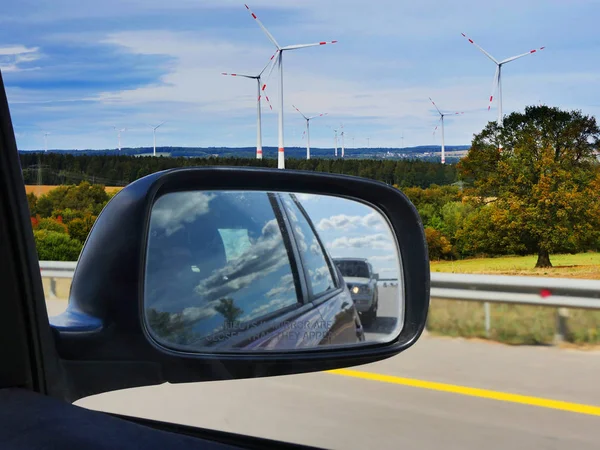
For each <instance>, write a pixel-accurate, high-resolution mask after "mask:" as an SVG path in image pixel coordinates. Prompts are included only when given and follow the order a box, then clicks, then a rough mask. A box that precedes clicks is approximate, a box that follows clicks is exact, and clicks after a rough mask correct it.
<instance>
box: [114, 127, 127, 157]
mask: <svg viewBox="0 0 600 450" xmlns="http://www.w3.org/2000/svg"><path fill="white" fill-rule="evenodd" d="M114 128H115V130H116V131H117V137H118V139H119V152H120V151H121V133H123V132H124V131H127V128H117V127H114Z"/></svg>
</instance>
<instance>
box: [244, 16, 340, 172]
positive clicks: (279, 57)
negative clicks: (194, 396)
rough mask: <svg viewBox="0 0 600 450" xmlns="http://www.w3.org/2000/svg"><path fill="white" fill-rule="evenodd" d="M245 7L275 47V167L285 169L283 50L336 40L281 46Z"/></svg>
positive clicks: (313, 45) (273, 57)
mask: <svg viewBox="0 0 600 450" xmlns="http://www.w3.org/2000/svg"><path fill="white" fill-rule="evenodd" d="M245 6H246V9H247V10H248V11H249V12H250V14H251V15H252V18H253V19H254V20H255V21H256V23H258V25H259V26H260V28H261V29H262V30H263V32H264V33H265V34H266V35H267V37H268V38H269V40H270V41H271V42H272V43H273V45H274V46H275V48H276V52H275V54H274V55H273V56H272V58H271V59H272V62H273V65H272V66H271V69H270V70H269V76H270V75H271V72H272V71H273V68H274V67H275V66H276V65H277V67H278V69H279V126H278V128H279V130H278V131H279V151H278V158H277V159H278V162H277V167H278V168H279V169H285V149H284V142H283V141H284V140H283V52H285V51H288V50H297V49H300V48H306V47H317V46H320V45H325V44H335V43H336V42H337V41H328V42H326V41H321V42H317V43H315V44H299V45H288V46H286V47H281V46H280V45H279V44H278V43H277V41H276V40H275V38H274V37H273V35H272V34H271V33H269V30H267V29H266V28H265V26H264V25H263V24H262V22H261V21H260V20H259V19H258V17H256V14H254V13H253V12H252V10H251V9H250V7H249V6H248V5H245ZM266 87H267V85H266V84H264V85H263V87H262V89H263V90H265V88H266Z"/></svg>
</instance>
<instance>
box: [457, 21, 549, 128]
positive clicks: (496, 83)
mask: <svg viewBox="0 0 600 450" xmlns="http://www.w3.org/2000/svg"><path fill="white" fill-rule="evenodd" d="M461 34H462V35H463V37H464V38H465V39H467V40H468V41H469V42H470V43H471V44H473V45H474V46H475V47H477V48H478V49H479V50H480V51H481V52H482V53H483V54H484V55H485V56H487V57H488V58H490V59H491V60H492V61H493V62H494V64H496V74H495V75H494V81H493V83H492V94H491V95H490V103H489V105H488V111H489V110H490V108H491V107H492V102H493V100H494V93H495V92H496V87H497V89H498V126H500V127H501V126H502V123H503V117H502V66H503V65H504V64H506V63H509V62H511V61H514V60H515V59H519V58H522V57H523V56H527V55H531V54H533V53H537V52H538V51H541V50H544V48H546V47H540V48H539V49H533V50H529V51H528V52H527V53H522V54H520V55H517V56H511V57H510V58H507V59H505V60H502V61H498V60H497V59H496V58H494V57H493V56H492V55H490V54H489V53H488V52H486V51H485V50H484V49H483V48H481V47H480V46H479V45H477V44H476V43H475V42H473V39H471V38H469V37H468V36H467V35H466V34H465V33H461Z"/></svg>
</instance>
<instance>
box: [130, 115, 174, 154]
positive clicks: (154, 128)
mask: <svg viewBox="0 0 600 450" xmlns="http://www.w3.org/2000/svg"><path fill="white" fill-rule="evenodd" d="M165 123H167V121H166V120H165V121H164V122H161V123H159V124H158V125H156V126H155V127H153V126H152V125H150V127H151V128H152V137H153V138H154V152H153V153H152V156H156V130H158V129H159V128H160V127H161V126H163V125H164V124H165ZM119 147H121V145H120V144H119ZM119 150H120V148H119Z"/></svg>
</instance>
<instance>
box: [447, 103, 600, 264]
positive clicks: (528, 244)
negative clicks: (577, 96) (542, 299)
mask: <svg viewBox="0 0 600 450" xmlns="http://www.w3.org/2000/svg"><path fill="white" fill-rule="evenodd" d="M599 139H600V129H599V128H598V125H597V124H596V120H595V118H594V117H591V116H585V115H583V114H582V113H581V112H580V111H562V110H560V109H558V108H550V107H547V106H530V107H527V108H526V109H525V112H524V113H519V112H515V113H512V114H510V115H509V116H508V117H507V118H506V119H505V120H504V126H503V127H498V125H497V124H496V123H495V122H491V123H489V124H488V125H487V126H486V127H485V128H484V130H483V131H482V132H481V133H479V134H478V135H476V136H475V137H474V139H473V143H472V146H471V149H470V150H469V153H468V155H467V156H466V157H465V158H464V159H463V160H462V161H461V162H460V163H459V165H458V170H459V173H460V176H461V178H462V179H463V180H464V181H465V183H466V184H467V188H466V193H467V195H470V196H474V197H477V198H478V199H479V202H480V204H485V203H490V202H492V203H494V209H493V210H490V211H489V212H490V213H493V214H490V216H493V217H496V218H501V219H502V220H498V221H497V222H494V223H493V226H491V227H489V232H491V233H496V234H497V235H499V236H501V237H502V239H501V240H504V241H505V242H513V244H514V245H515V246H517V247H518V246H521V247H523V248H525V249H526V250H527V251H528V252H529V253H536V254H537V255H538V259H537V263H536V267H551V266H552V264H551V262H550V253H552V252H556V251H565V250H568V251H570V250H573V249H582V248H585V247H586V246H590V245H591V243H592V242H594V241H595V240H597V239H598V233H599V230H600V227H599V225H600V214H599V212H600V204H599V203H600V196H599V195H598V192H600V168H599V165H598V162H597V160H596V158H595V156H594V150H595V149H596V148H598V143H599Z"/></svg>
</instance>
